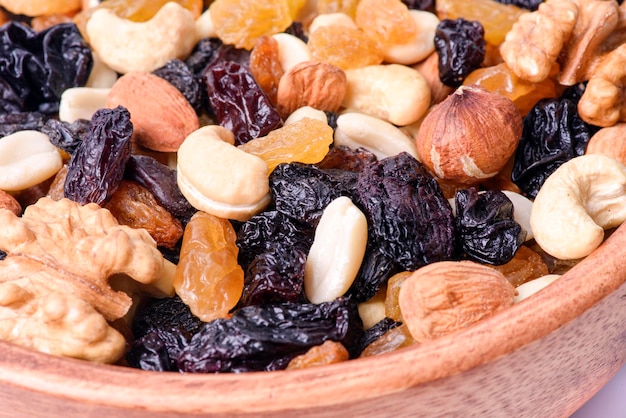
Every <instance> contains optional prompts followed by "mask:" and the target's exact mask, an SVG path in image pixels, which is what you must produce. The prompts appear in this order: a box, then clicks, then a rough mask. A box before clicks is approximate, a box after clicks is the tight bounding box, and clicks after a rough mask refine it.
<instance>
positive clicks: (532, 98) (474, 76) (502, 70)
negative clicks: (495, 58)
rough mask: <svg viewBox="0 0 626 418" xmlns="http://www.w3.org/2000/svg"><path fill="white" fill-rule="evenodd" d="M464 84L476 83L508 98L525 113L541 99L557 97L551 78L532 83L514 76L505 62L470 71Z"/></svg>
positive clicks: (555, 86) (554, 84) (555, 87)
mask: <svg viewBox="0 0 626 418" xmlns="http://www.w3.org/2000/svg"><path fill="white" fill-rule="evenodd" d="M463 84H464V85H468V86H469V85H472V84H476V85H479V86H481V87H484V88H486V89H487V90H489V91H491V92H494V93H499V94H501V95H502V96H504V97H507V98H509V99H510V100H511V101H512V102H513V103H515V106H516V107H517V109H518V110H519V111H520V113H521V114H522V115H526V114H527V113H528V112H529V111H530V109H532V108H533V106H534V105H535V104H537V102H538V101H539V100H541V99H544V98H551V97H557V95H558V93H557V85H556V83H555V82H554V80H553V79H552V78H546V79H545V80H543V81H542V82H540V83H533V82H530V81H526V80H523V79H521V78H519V77H518V76H516V75H515V74H514V73H513V71H511V70H510V69H509V67H508V66H507V65H506V64H505V63H500V64H497V65H493V66H490V67H485V68H479V69H477V70H474V71H472V72H471V73H470V74H469V75H468V76H467V78H466V79H465V81H464V82H463Z"/></svg>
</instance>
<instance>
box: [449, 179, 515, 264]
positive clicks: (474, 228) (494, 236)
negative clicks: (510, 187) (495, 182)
mask: <svg viewBox="0 0 626 418" xmlns="http://www.w3.org/2000/svg"><path fill="white" fill-rule="evenodd" d="M455 205H456V230H457V233H458V236H459V242H460V244H461V249H462V250H463V252H464V253H465V254H466V255H467V256H468V257H469V258H470V259H472V260H475V261H479V262H482V263H486V264H495V265H501V264H504V263H506V262H508V261H510V260H511V259H512V258H513V256H514V255H515V253H516V252H517V250H518V249H519V247H520V246H521V245H522V244H523V243H524V239H525V238H526V233H525V232H524V231H522V227H521V226H520V224H518V223H517V222H516V221H515V220H514V219H513V203H512V202H511V200H510V199H509V198H508V197H507V196H506V195H505V194H504V193H502V192H501V191H499V190H491V191H486V192H483V193H478V190H476V188H473V187H472V188H470V189H466V190H459V191H457V192H456V195H455Z"/></svg>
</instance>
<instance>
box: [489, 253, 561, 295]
mask: <svg viewBox="0 0 626 418" xmlns="http://www.w3.org/2000/svg"><path fill="white" fill-rule="evenodd" d="M492 267H493V268H495V269H496V270H499V271H500V272H501V273H502V274H504V276H505V277H506V278H507V279H508V280H509V282H510V283H511V284H512V285H513V286H515V287H517V286H519V285H521V284H523V283H526V282H528V281H530V280H534V279H537V278H539V277H541V276H545V275H547V274H549V271H548V266H547V265H546V263H545V262H544V261H543V258H542V257H541V255H539V254H537V253H536V252H535V251H533V250H531V249H530V248H528V247H527V246H525V245H522V246H521V247H520V248H519V249H518V250H517V252H516V253H515V256H514V257H513V258H512V259H511V261H509V262H508V263H505V264H502V265H500V266H492Z"/></svg>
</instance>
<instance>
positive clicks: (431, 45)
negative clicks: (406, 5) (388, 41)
mask: <svg viewBox="0 0 626 418" xmlns="http://www.w3.org/2000/svg"><path fill="white" fill-rule="evenodd" d="M409 14H410V15H411V17H412V18H413V20H414V21H415V26H416V27H417V33H416V34H415V37H414V38H413V39H411V40H409V41H408V42H406V43H403V44H393V45H390V46H387V47H385V48H384V49H383V55H384V57H385V62H387V63H394V64H405V65H409V64H415V63H416V62H419V61H421V60H423V59H425V58H426V57H428V56H429V55H430V54H431V53H433V52H434V51H435V41H434V39H435V32H436V30H437V25H439V18H438V17H437V16H436V15H435V14H434V13H430V12H425V11H422V10H409Z"/></svg>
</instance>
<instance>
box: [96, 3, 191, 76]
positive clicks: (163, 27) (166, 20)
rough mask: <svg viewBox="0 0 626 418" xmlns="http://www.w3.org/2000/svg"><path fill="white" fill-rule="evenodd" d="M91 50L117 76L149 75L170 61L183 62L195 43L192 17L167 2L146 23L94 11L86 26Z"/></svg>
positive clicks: (182, 9)
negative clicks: (176, 59)
mask: <svg viewBox="0 0 626 418" xmlns="http://www.w3.org/2000/svg"><path fill="white" fill-rule="evenodd" d="M87 35H88V37H89V40H90V43H91V46H92V48H93V49H94V50H95V51H96V53H97V54H98V55H99V56H100V58H102V60H103V61H104V63H105V64H106V65H108V66H109V67H111V68H112V69H114V70H115V71H118V72H120V73H127V72H130V71H145V72H151V71H153V70H155V69H157V68H159V67H161V66H163V65H165V63H166V62H167V61H169V60H170V59H174V58H179V59H184V58H186V57H187V56H188V55H189V54H190V53H191V51H192V49H193V47H194V45H195V43H196V26H195V19H194V17H193V14H192V13H191V12H190V11H189V10H187V9H185V8H184V7H182V6H181V5H179V4H178V3H174V2H169V3H167V4H165V5H164V6H163V7H161V9H160V10H159V11H158V12H157V14H156V15H154V17H153V18H152V19H150V20H148V21H146V22H132V21H130V20H128V19H123V18H121V17H119V16H117V15H116V14H115V13H114V12H112V11H111V10H107V9H106V8H102V9H99V10H96V11H95V12H94V13H93V15H92V16H91V18H90V19H89V21H88V22H87Z"/></svg>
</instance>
